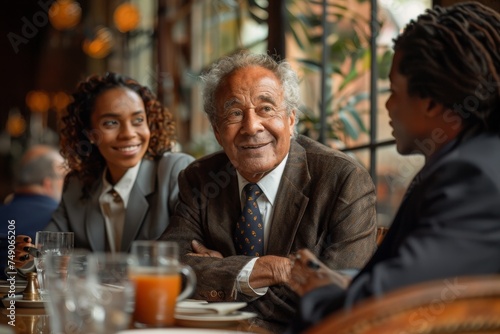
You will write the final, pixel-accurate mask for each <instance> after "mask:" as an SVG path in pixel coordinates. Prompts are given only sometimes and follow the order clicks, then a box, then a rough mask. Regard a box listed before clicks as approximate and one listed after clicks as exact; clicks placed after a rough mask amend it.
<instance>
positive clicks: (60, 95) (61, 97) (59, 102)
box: [52, 92, 71, 112]
mask: <svg viewBox="0 0 500 334" xmlns="http://www.w3.org/2000/svg"><path fill="white" fill-rule="evenodd" d="M70 102H71V96H70V95H68V94H66V93H65V92H57V93H55V94H54V95H53V96H52V106H53V107H54V109H55V110H57V111H58V112H59V111H62V110H64V109H65V108H66V107H67V106H68V104H69V103H70Z"/></svg>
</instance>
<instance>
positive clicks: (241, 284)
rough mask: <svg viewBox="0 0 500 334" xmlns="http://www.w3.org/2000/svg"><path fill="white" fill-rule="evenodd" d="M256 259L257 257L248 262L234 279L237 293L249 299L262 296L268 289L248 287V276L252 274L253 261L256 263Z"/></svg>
mask: <svg viewBox="0 0 500 334" xmlns="http://www.w3.org/2000/svg"><path fill="white" fill-rule="evenodd" d="M257 259H258V257H256V258H254V259H252V260H250V261H248V263H247V264H246V265H245V266H244V267H243V269H241V271H240V272H239V274H238V277H237V278H236V283H237V284H236V285H237V287H238V291H239V292H241V293H243V294H245V295H247V296H250V297H260V296H264V295H265V294H266V292H267V289H268V287H263V288H257V289H254V288H252V287H251V286H250V282H249V280H250V275H251V274H252V270H253V266H254V265H255V261H257Z"/></svg>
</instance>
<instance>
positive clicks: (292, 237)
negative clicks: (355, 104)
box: [162, 136, 376, 331]
mask: <svg viewBox="0 0 500 334" xmlns="http://www.w3.org/2000/svg"><path fill="white" fill-rule="evenodd" d="M179 188H180V194H179V206H178V207H177V209H176V212H175V215H174V216H173V217H172V222H171V224H170V225H169V227H168V229H167V231H166V232H165V234H164V235H163V236H162V239H166V240H173V241H178V242H179V244H180V252H181V255H183V254H186V253H189V252H192V249H191V241H192V240H193V239H196V240H199V241H201V242H202V243H203V244H204V245H205V246H207V247H208V248H210V249H214V250H217V251H219V252H221V253H222V255H223V256H224V259H215V258H206V257H203V258H202V257H192V256H184V257H183V261H184V262H185V263H187V264H189V265H190V266H192V267H193V268H194V270H195V272H196V274H197V278H198V284H197V291H196V295H195V297H196V298H199V299H205V300H210V301H233V300H238V301H247V302H250V305H249V307H248V310H251V311H254V312H257V313H258V315H259V318H260V319H261V320H264V321H266V322H270V323H268V324H267V325H269V326H272V328H273V329H274V330H277V331H279V330H283V329H284V327H283V326H284V325H285V324H286V323H287V322H288V321H289V320H290V318H291V317H292V316H293V315H294V313H295V307H296V305H297V304H296V303H297V296H296V295H295V294H294V293H293V292H292V291H291V290H289V289H288V288H287V287H285V286H273V287H271V288H270V289H269V290H268V292H267V293H266V295H264V296H263V297H260V298H258V299H256V300H253V301H252V300H250V298H249V297H248V296H246V295H243V294H241V293H238V292H237V291H236V288H235V279H236V277H237V275H238V273H239V272H240V270H241V269H242V268H243V266H244V265H245V264H246V263H247V262H248V261H249V260H250V259H251V257H247V256H235V255H236V250H235V247H234V244H233V237H232V233H233V229H234V224H235V223H236V221H237V219H238V217H239V216H240V214H241V204H240V194H239V193H238V181H237V175H236V170H235V169H234V167H233V166H232V165H231V163H230V162H229V160H228V158H227V156H226V154H225V153H223V152H219V153H215V154H213V155H210V156H208V157H205V158H202V159H200V160H197V161H195V162H194V163H192V164H191V165H190V166H189V167H187V168H186V170H184V171H183V172H181V175H180V176H179ZM270 223H271V229H270V235H269V239H268V248H267V251H266V254H267V255H278V256H288V255H289V254H290V253H292V252H295V251H297V250H298V249H300V248H304V247H307V248H309V249H311V250H312V251H313V252H314V253H315V254H317V255H318V256H319V257H320V258H321V259H322V260H323V261H325V262H326V263H327V264H328V265H329V266H330V267H331V268H335V269H341V268H361V267H362V266H363V265H364V264H365V263H366V261H367V259H368V258H369V257H370V256H371V255H372V254H373V252H374V250H375V247H376V246H375V234H376V232H375V230H376V227H375V193H374V186H373V183H372V180H371V178H370V176H369V175H368V173H367V171H366V170H365V168H363V167H362V166H361V165H360V164H358V163H357V162H355V161H354V160H353V159H351V158H350V157H348V156H347V155H345V154H343V153H341V152H338V151H335V150H332V149H330V148H327V147H326V146H323V145H321V144H319V143H317V142H315V141H313V140H311V139H309V138H307V137H303V136H299V137H298V138H297V139H296V140H292V144H291V148H290V153H289V156H288V161H287V163H286V166H285V170H284V172H283V177H282V179H281V183H280V186H279V189H278V195H277V198H276V202H275V206H274V214H273V217H272V221H271V222H270Z"/></svg>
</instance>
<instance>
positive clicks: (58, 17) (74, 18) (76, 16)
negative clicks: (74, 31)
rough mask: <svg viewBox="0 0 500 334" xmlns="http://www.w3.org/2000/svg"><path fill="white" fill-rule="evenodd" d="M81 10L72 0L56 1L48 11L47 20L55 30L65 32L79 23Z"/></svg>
mask: <svg viewBox="0 0 500 334" xmlns="http://www.w3.org/2000/svg"><path fill="white" fill-rule="evenodd" d="M81 17H82V8H81V7H80V4H79V3H78V2H75V1H73V0H57V1H55V2H54V3H53V4H52V6H50V9H49V20H50V23H51V24H52V26H53V27H54V28H55V29H57V30H67V29H71V28H73V27H75V26H76V25H77V24H78V23H80V19H81Z"/></svg>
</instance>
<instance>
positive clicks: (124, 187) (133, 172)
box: [102, 160, 142, 206]
mask: <svg viewBox="0 0 500 334" xmlns="http://www.w3.org/2000/svg"><path fill="white" fill-rule="evenodd" d="M141 163H142V160H141V161H139V163H138V164H137V165H135V166H134V167H132V168H129V169H128V170H127V171H126V172H125V174H124V175H123V176H122V178H121V179H120V181H118V182H117V183H116V184H115V185H114V186H113V185H112V184H111V183H109V182H108V180H107V179H106V173H107V172H108V169H107V168H106V169H104V173H103V174H102V183H103V190H102V193H106V192H108V191H110V190H111V189H114V190H115V191H116V192H117V193H118V194H119V195H120V197H121V198H122V200H123V203H125V206H126V205H127V203H128V199H129V197H130V192H131V191H132V187H133V186H134V183H135V180H136V178H137V174H139V168H140V166H141Z"/></svg>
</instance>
